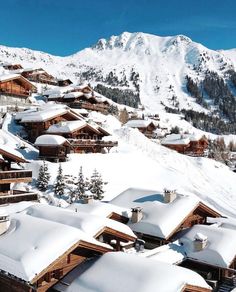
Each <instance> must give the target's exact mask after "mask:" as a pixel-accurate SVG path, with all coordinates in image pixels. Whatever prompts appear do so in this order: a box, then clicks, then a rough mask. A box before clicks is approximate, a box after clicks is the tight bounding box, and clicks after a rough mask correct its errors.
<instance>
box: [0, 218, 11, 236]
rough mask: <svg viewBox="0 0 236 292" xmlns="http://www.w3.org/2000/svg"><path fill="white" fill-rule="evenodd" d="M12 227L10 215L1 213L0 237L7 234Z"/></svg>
mask: <svg viewBox="0 0 236 292" xmlns="http://www.w3.org/2000/svg"><path fill="white" fill-rule="evenodd" d="M9 226H10V219H9V215H7V214H6V213H1V214H0V235H2V234H3V233H5V232H6V231H7V230H8V228H9Z"/></svg>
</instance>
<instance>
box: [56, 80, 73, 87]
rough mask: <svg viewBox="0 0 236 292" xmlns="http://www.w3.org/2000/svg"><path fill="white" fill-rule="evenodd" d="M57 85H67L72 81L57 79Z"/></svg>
mask: <svg viewBox="0 0 236 292" xmlns="http://www.w3.org/2000/svg"><path fill="white" fill-rule="evenodd" d="M57 82H58V86H68V85H70V84H72V83H73V82H72V81H71V80H70V79H58V81H57Z"/></svg>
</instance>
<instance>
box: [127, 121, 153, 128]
mask: <svg viewBox="0 0 236 292" xmlns="http://www.w3.org/2000/svg"><path fill="white" fill-rule="evenodd" d="M149 125H153V126H155V125H154V124H153V122H152V121H150V120H130V121H128V122H127V123H126V124H125V125H124V126H126V127H130V128H147V127H148V126H149Z"/></svg>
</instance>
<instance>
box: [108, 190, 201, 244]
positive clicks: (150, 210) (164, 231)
mask: <svg viewBox="0 0 236 292" xmlns="http://www.w3.org/2000/svg"><path fill="white" fill-rule="evenodd" d="M111 203H112V204H114V205H117V206H120V207H126V208H127V207H130V208H134V207H141V208H142V209H143V210H142V212H143V218H142V220H141V221H140V222H138V223H129V226H130V227H131V229H132V230H134V231H137V232H141V233H144V234H149V235H153V236H157V237H160V238H168V236H169V235H170V234H171V233H172V232H173V231H174V230H175V229H176V228H177V227H178V225H179V224H180V223H181V222H182V221H183V220H184V219H185V217H186V216H187V215H188V214H189V213H190V212H191V211H192V210H193V209H195V208H196V207H197V205H198V203H199V201H198V200H197V199H196V198H195V197H193V196H192V197H190V196H184V195H180V194H177V197H176V199H175V200H174V201H173V202H171V203H164V196H163V194H162V192H158V191H151V190H142V189H135V188H129V189H127V190H125V191H124V192H122V193H121V194H120V195H118V196H117V197H116V198H114V199H113V200H111Z"/></svg>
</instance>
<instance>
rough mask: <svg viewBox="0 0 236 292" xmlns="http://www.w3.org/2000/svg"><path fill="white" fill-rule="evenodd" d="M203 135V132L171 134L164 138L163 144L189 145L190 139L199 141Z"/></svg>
mask: <svg viewBox="0 0 236 292" xmlns="http://www.w3.org/2000/svg"><path fill="white" fill-rule="evenodd" d="M202 137H203V135H202V134H196V133H194V134H170V135H167V136H166V137H165V138H164V139H162V141H161V144H163V145H188V144H189V143H190V141H199V140H200V139H201V138H202Z"/></svg>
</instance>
